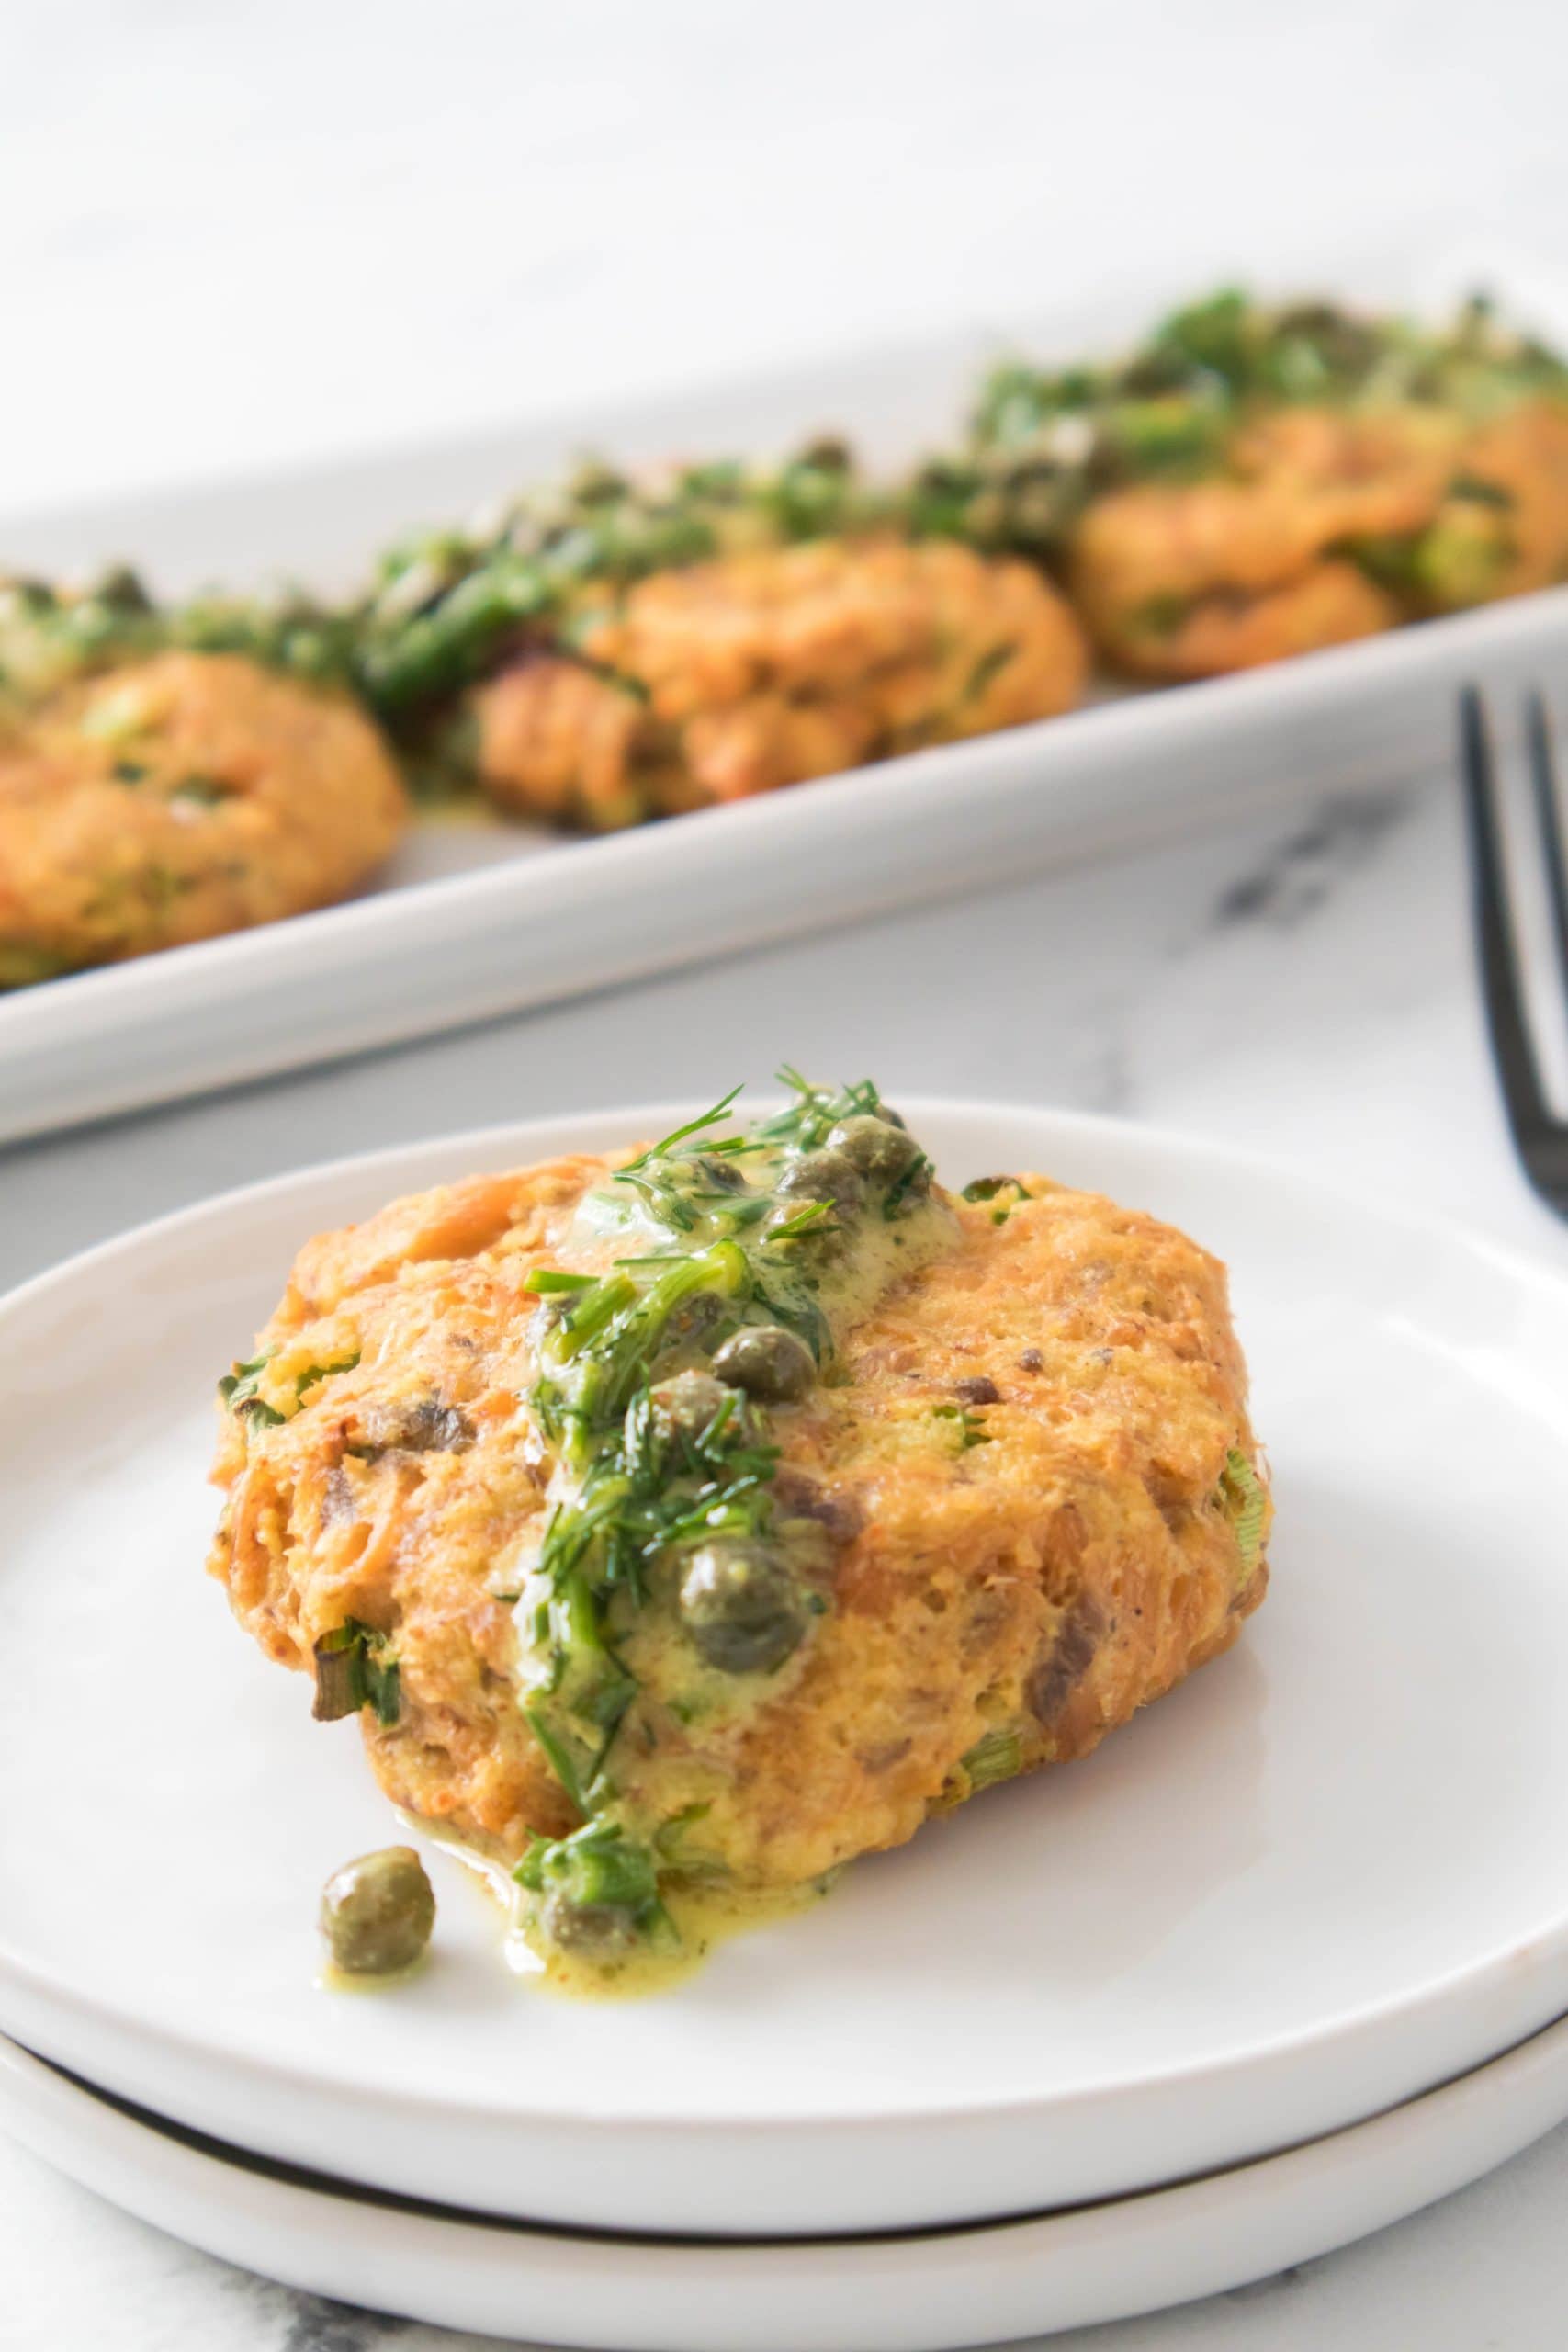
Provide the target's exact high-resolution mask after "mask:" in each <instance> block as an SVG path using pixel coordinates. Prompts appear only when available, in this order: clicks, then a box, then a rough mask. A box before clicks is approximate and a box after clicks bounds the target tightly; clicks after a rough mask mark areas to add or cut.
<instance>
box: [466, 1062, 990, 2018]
mask: <svg viewBox="0 0 1568 2352" xmlns="http://www.w3.org/2000/svg"><path fill="white" fill-rule="evenodd" d="M791 1083H792V1085H794V1086H795V1101H794V1103H792V1105H791V1106H790V1108H789V1109H788V1110H787V1111H785V1112H784V1113H783V1114H778V1115H776V1116H774V1117H772V1118H768V1119H763V1120H760V1121H758V1122H755V1123H754V1124H752V1125H748V1126H745V1127H735V1126H732V1125H729V1123H728V1111H729V1104H730V1102H731V1101H732V1100H733V1097H728V1098H727V1099H726V1101H725V1102H724V1103H720V1104H718V1105H717V1106H716V1109H715V1110H714V1111H713V1112H711V1113H709V1114H707V1115H706V1116H705V1118H703V1119H700V1120H696V1121H694V1122H693V1123H692V1124H691V1125H690V1126H689V1127H686V1128H683V1129H682V1130H680V1131H678V1132H677V1133H676V1134H675V1135H673V1136H666V1137H665V1138H664V1139H663V1140H662V1142H660V1143H659V1144H657V1145H655V1146H653V1147H652V1148H650V1149H649V1150H648V1151H646V1152H644V1153H643V1154H641V1155H640V1157H638V1158H637V1159H634V1160H632V1161H630V1162H628V1163H627V1165H626V1166H625V1167H624V1168H622V1169H620V1170H617V1171H616V1172H615V1175H614V1176H613V1177H612V1178H611V1179H610V1180H609V1181H608V1182H606V1183H605V1184H604V1185H603V1186H601V1187H599V1188H598V1189H596V1190H595V1191H594V1192H593V1193H591V1194H589V1195H588V1196H587V1197H586V1198H585V1200H584V1201H583V1202H582V1203H581V1205H580V1207H579V1210H578V1212H577V1214H576V1216H575V1218H574V1220H573V1224H572V1227H571V1229H570V1232H569V1234H568V1236H567V1237H566V1239H565V1241H564V1242H563V1245H562V1247H561V1250H560V1251H559V1256H560V1257H561V1258H562V1259H564V1260H565V1261H567V1264H566V1265H564V1266H563V1265H556V1266H550V1265H540V1266H537V1267H536V1268H534V1269H533V1270H532V1271H531V1272H530V1275H529V1278H528V1283H529V1288H530V1289H531V1290H532V1291H533V1292H534V1294H535V1295H536V1297H537V1298H538V1301H539V1306H538V1310H537V1328H536V1343H537V1362H538V1367H539V1369H538V1377H537V1379H536V1382H535V1384H534V1385H533V1387H532V1389H531V1390H530V1391H529V1393H528V1396H527V1397H526V1399H525V1405H526V1408H527V1411H528V1414H529V1417H530V1419H531V1420H532V1421H533V1423H534V1424H535V1425H536V1428H537V1430H538V1431H539V1433H540V1439H541V1442H542V1444H543V1446H544V1448H545V1449H546V1453H547V1460H548V1463H549V1480H548V1487H547V1512H546V1514H545V1516H544V1518H543V1520H542V1521H541V1524H540V1527H539V1530H538V1533H537V1536H536V1540H535V1541H534V1542H533V1543H532V1544H531V1545H530V1546H529V1549H528V1550H527V1552H526V1554H525V1556H524V1557H522V1558H521V1559H519V1560H517V1561H516V1562H514V1563H511V1564H508V1567H507V1570H506V1580H507V1584H508V1588H509V1591H510V1594H511V1595H512V1596H513V1600H514V1610H513V1615H514V1622H515V1624H516V1628H517V1637H518V1666H517V1698H518V1703H519V1705H520V1706H522V1707H523V1709H524V1710H525V1713H526V1714H527V1717H528V1721H529V1724H530V1727H531V1729H532V1731H533V1734H534V1736H535V1738H536V1740H537V1742H538V1744H539V1746H540V1747H541V1748H542V1749H543V1750H544V1753H545V1756H546V1758H547V1761H548V1763H549V1766H550V1769H551V1770H552V1771H553V1772H554V1773H555V1775H556V1777H557V1779H558V1781H560V1782H561V1785H562V1786H563V1788H564V1789H565V1790H566V1792H567V1794H568V1795H569V1796H570V1799H571V1800H572V1802H573V1804H575V1806H576V1807H577V1809H578V1811H579V1812H580V1814H581V1816H582V1826H581V1828H580V1829H578V1830H577V1831H575V1832H574V1833H573V1834H572V1835H570V1837H567V1838H556V1839H548V1838H543V1837H539V1838H536V1839H535V1840H534V1842H533V1845H532V1846H531V1848H530V1849H529V1851H528V1853H527V1854H526V1855H525V1858H524V1860H523V1861H522V1862H521V1864H519V1865H518V1867H517V1869H516V1871H514V1872H510V1873H501V1875H502V1876H504V1879H505V1887H504V1892H505V1894H506V1899H507V1901H508V1903H509V1905H510V1906H511V1909H512V1915H513V1930H512V1934H511V1937H510V1939H509V1957H510V1958H511V1961H512V1963H513V1966H514V1967H515V1968H516V1969H517V1970H518V1972H519V1973H528V1974H531V1975H533V1976H535V1977H536V1978H537V1979H538V1980H539V1981H542V1982H545V1983H547V1984H548V1985H551V1986H552V1987H554V1988H556V1989H558V1990H561V1991H566V1992H573V1993H584V1992H593V1993H597V1994H603V1993H606V1992H613V1993H615V1994H630V1993H636V1992H645V1991H651V1990H654V1989H656V1988H657V1987H658V1986H659V1985H666V1984H669V1983H671V1982H673V1981H675V1980H676V1979H678V1978H679V1977H680V1976H681V1975H682V1974H684V1973H687V1971H688V1970H689V1969H690V1968H691V1967H692V1966H693V1965H694V1964H695V1962H696V1961H697V1960H698V1959H700V1958H701V1956H702V1953H703V1952H704V1951H706V1950H708V1949H709V1948H710V1947H711V1946H712V1944H713V1943H714V1942H716V1941H717V1940H718V1939H721V1938H722V1937H724V1936H727V1935H729V1934H733V1933H735V1932H737V1931H739V1929H740V1928H744V1927H746V1926H749V1925H754V1924H756V1923H757V1921H758V1920H759V1919H761V1918H765V1917H776V1916H778V1915H779V1914H780V1912H781V1911H789V1910H793V1909H796V1908H798V1907H800V1905H802V1904H803V1903H807V1902H810V1901H812V1900H814V1899H815V1895H816V1894H817V1892H818V1891H819V1890H818V1889H817V1888H807V1889H804V1890H803V1889H799V1888H788V1889H784V1890H775V1889H768V1890H763V1891H761V1892H759V1891H757V1890H754V1889H750V1888H748V1889H744V1890H742V1889H740V1888H739V1887H737V1886H735V1885H733V1884H731V1883H728V1878H727V1862H726V1857H725V1855H724V1853H723V1851H722V1849H715V1848H714V1847H713V1846H712V1845H711V1844H709V1845H705V1832H704V1819H705V1815H706V1814H707V1813H708V1812H709V1810H710V1806H709V1805H708V1804H705V1803H704V1802H703V1799H702V1794H701V1792H702V1789H703V1786H704V1784H705V1775H706V1776H707V1778H708V1781H709V1783H710V1784H711V1781H712V1776H713V1775H714V1774H715V1773H716V1772H717V1773H722V1772H723V1770H724V1769H725V1763H726V1743H727V1741H729V1742H733V1739H734V1738H735V1737H736V1736H739V1734H740V1733H741V1732H742V1731H743V1730H744V1729H745V1727H746V1725H747V1724H748V1723H749V1722H750V1719H751V1718H752V1717H753V1716H754V1715H755V1713H757V1711H758V1710H759V1709H761V1707H763V1706H764V1705H766V1704H767V1703H768V1702H769V1701H770V1700H771V1699H773V1698H774V1697H776V1696H778V1695H779V1694H780V1693H781V1692H782V1691H786V1690H787V1689H788V1687H789V1684H790V1682H791V1681H792V1679H794V1678H795V1676H796V1675H798V1674H799V1673H800V1672H801V1671H802V1670H803V1668H804V1666H805V1663H806V1661H807V1659H808V1658H809V1657H810V1655H811V1651H812V1646H813V1644H814V1643H815V1642H816V1641H817V1640H818V1639H819V1638H820V1636H821V1634H822V1631H823V1628H824V1627H825V1625H826V1624H827V1623H829V1621H830V1618H831V1612H832V1607H833V1601H832V1589H833V1566H834V1543H833V1539H832V1537H831V1536H830V1534H829V1532H828V1531H827V1530H826V1529H825V1528H824V1526H823V1525H822V1524H820V1523H819V1522H818V1521H815V1520H814V1519H812V1518H811V1517H810V1516H809V1515H804V1516H803V1515H800V1514H798V1512H797V1513H796V1514H795V1515H794V1516H792V1515H791V1514H790V1511H789V1510H787V1509H786V1508H785V1503H786V1500H787V1498H784V1496H783V1495H782V1492H781V1494H780V1495H775V1493H774V1472H775V1468H776V1465H777V1461H778V1450H779V1444H780V1441H781V1438H782V1437H783V1436H784V1434H785V1433H786V1432H787V1429H788V1426H789V1417H790V1416H791V1414H792V1413H795V1412H797V1411H798V1410H799V1409H801V1408H804V1407H808V1405H809V1401H810V1398H811V1397H812V1395H813V1393H814V1392H815V1390H816V1389H817V1387H818V1385H819V1384H830V1383H831V1381H832V1378H833V1372H834V1365H835V1361H836V1357H837V1354H838V1351H839V1348H840V1345H841V1342H842V1340H843V1337H844V1335H845V1333H846V1331H847V1330H848V1329H850V1328H851V1326H852V1325H853V1324H854V1323H856V1322H857V1321H858V1320H860V1319H861V1318H862V1317H863V1316H864V1314H865V1313H866V1312H867V1311H868V1309H869V1308H870V1307H871V1306H873V1305H874V1302H875V1301H876V1300H877V1299H878V1298H879V1297H881V1296H882V1295H883V1294H884V1293H885V1292H886V1290H887V1289H888V1288H889V1287H890V1285H892V1284H893V1283H897V1282H898V1281H899V1280H900V1279H901V1278H903V1277H904V1276H905V1275H906V1274H908V1273H909V1272H913V1271H914V1270H915V1269H916V1268H918V1267H919V1266H920V1265H921V1264H923V1263H925V1262H927V1261H930V1260H931V1258H933V1257H935V1256H936V1255H938V1254H940V1252H941V1251H942V1250H943V1249H944V1248H946V1247H948V1246H950V1244H951V1242H952V1240H953V1238H954V1236H955V1234H956V1231H957V1225H956V1220H955V1219H954V1217H953V1212H952V1210H951V1208H950V1207H949V1206H948V1204H946V1202H945V1201H944V1200H943V1199H942V1196H941V1195H940V1194H939V1193H936V1192H935V1191H934V1190H933V1187H932V1183H931V1163H930V1161H929V1160H928V1159H926V1157H925V1155H924V1153H923V1152H922V1151H921V1150H920V1148H919V1145H918V1143H916V1142H915V1140H914V1138H913V1137H911V1136H908V1133H907V1132H906V1131H905V1129H904V1127H903V1124H902V1122H901V1121H900V1120H898V1119H897V1114H894V1113H892V1112H889V1111H888V1110H887V1109H886V1106H885V1105H884V1104H883V1103H882V1102H881V1100H880V1097H879V1096H878V1094H877V1092H876V1090H875V1088H874V1087H873V1086H871V1085H869V1084H865V1085H862V1086H858V1087H852V1088H849V1089H846V1090H843V1091H840V1092H832V1091H829V1090H826V1089H821V1088H815V1087H811V1086H808V1085H807V1084H806V1082H805V1081H804V1080H794V1079H793V1078H792V1080H791ZM616 1244H619V1245H620V1246H619V1248H618V1249H616V1247H615V1245H616ZM606 1250H612V1251H614V1254H613V1255H612V1256H610V1257H609V1259H608V1262H606ZM573 1259H576V1260H577V1261H578V1262H579V1263H581V1262H582V1261H588V1262H589V1263H591V1264H592V1265H594V1266H596V1267H598V1268H599V1269H601V1270H602V1271H598V1272H593V1273H582V1272H571V1271H569V1268H570V1261H572V1260H573ZM694 1791H695V1792H696V1793H695V1794H694ZM709 1835H710V1837H711V1832H710V1833H709ZM475 1859H476V1860H477V1861H478V1864H479V1867H480V1868H481V1869H482V1870H484V1871H486V1872H487V1873H488V1874H490V1875H491V1881H492V1883H497V1884H498V1891H499V1881H498V1878H497V1873H498V1872H499V1871H500V1866H499V1865H492V1864H489V1863H487V1862H485V1861H484V1860H483V1858H475Z"/></svg>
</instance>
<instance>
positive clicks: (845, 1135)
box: [828, 1112, 919, 1184]
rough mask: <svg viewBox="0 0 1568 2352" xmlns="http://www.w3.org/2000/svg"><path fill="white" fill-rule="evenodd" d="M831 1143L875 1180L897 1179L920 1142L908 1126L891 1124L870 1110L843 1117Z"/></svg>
mask: <svg viewBox="0 0 1568 2352" xmlns="http://www.w3.org/2000/svg"><path fill="white" fill-rule="evenodd" d="M828 1147H829V1150H831V1151H837V1152H841V1153H842V1155H843V1157H844V1158H845V1159H847V1160H848V1161H849V1162H850V1165H851V1166H852V1168H858V1169H859V1170H860V1172H861V1174H862V1175H863V1176H866V1177H869V1178H870V1180H871V1182H873V1183H874V1184H895V1183H897V1181H898V1179H899V1177H900V1176H902V1174H903V1173H904V1170H906V1169H907V1168H908V1165H909V1163H910V1161H911V1160H913V1159H918V1158H919V1144H917V1143H916V1141H915V1139H914V1137H913V1136H911V1135H910V1134H909V1133H908V1130H907V1129H906V1128H904V1127H902V1126H897V1127H895V1126H890V1125H888V1123H887V1121H886V1119H876V1118H873V1117H872V1115H871V1114H870V1113H869V1112H863V1113H861V1114H857V1116H855V1117H854V1118H852V1119H840V1122H839V1124H838V1125H837V1126H836V1127H835V1128H834V1129H833V1130H832V1132H831V1134H830V1135H829V1137H828Z"/></svg>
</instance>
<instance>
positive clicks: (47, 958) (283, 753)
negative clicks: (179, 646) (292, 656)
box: [0, 651, 409, 986]
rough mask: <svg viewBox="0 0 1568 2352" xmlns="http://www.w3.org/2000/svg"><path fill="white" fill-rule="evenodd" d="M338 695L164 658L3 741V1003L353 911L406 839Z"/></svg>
mask: <svg viewBox="0 0 1568 2352" xmlns="http://www.w3.org/2000/svg"><path fill="white" fill-rule="evenodd" d="M408 817H409V809H408V801H407V796H406V795H405V793H404V790H403V786H402V784H401V781H400V777H399V775H398V773H397V771H396V769H395V767H394V766H393V764H392V762H391V760H390V758H389V755H388V753H387V752H386V750H385V749H384V747H383V745H382V743H381V741H380V738H379V736H378V733H377V730H376V729H375V727H374V725H373V724H372V723H371V721H370V720H369V719H367V718H366V717H365V716H364V714H363V713H362V712H361V711H360V710H359V709H358V708H357V707H355V704H354V703H353V702H352V701H350V700H349V699H348V697H347V696H346V695H342V694H338V693H333V692H331V691H328V690H325V689H322V688H318V687H314V686H310V685H307V684H302V683H300V682H299V681H297V680H295V679H292V678H288V677H286V676H284V675H282V674H281V673H276V672H274V671H271V670H268V669H265V668H263V667H262V666H261V665H260V664H259V663H257V662H252V661H249V660H247V659H245V658H244V657H243V656H241V655H238V654H217V653H211V654H209V653H195V652H186V651H164V652H160V653H155V654H153V655H152V656H151V658H149V659H147V660H144V661H138V662H130V663H126V664H124V665H122V666H120V667H118V668H114V669H110V670H108V671H106V672H104V673H100V674H98V675H96V676H93V677H90V678H86V679H83V680H78V681H76V682H73V683H72V684H66V685H64V686H62V687H60V688H59V689H58V690H57V691H55V692H54V693H52V694H50V695H45V696H44V697H43V698H42V699H41V700H40V701H39V702H37V703H36V704H34V703H28V704H26V705H23V704H17V706H16V707H15V708H14V709H13V710H12V711H11V713H10V714H9V716H8V718H6V720H5V721H4V722H0V986H5V985H11V986H15V985H17V984H20V983H22V982H26V981H28V980H36V979H43V978H49V977H50V976H51V975H52V974H55V973H60V972H68V971H74V970H76V969H78V968H80V967H83V966H85V965H92V964H106V963H115V962H118V961H119V960H120V959H122V958H123V957H126V956H143V955H146V954H148V953H150V952H151V951H152V950H153V949H155V948H160V947H175V946H178V945H181V944H184V943H185V942H186V941H190V940H197V939H210V938H212V937H214V936H215V935H217V934H218V933H221V932H227V931H240V930H243V929H245V928H247V927H248V926H249V925H251V924H253V923H258V922H271V921H273V920H275V919H276V917H278V916H280V915H291V914H299V913H301V912H302V911H304V910H306V909H307V908H310V907H319V906H324V905H327V904H329V903H330V902H331V901H332V900H333V899H341V898H343V897H344V895H345V893H346V892H348V891H349V890H351V889H352V888H354V887H355V884H356V883H358V882H360V881H361V880H363V879H364V877H365V876H366V875H367V874H368V873H369V872H370V871H371V870H372V868H373V867H375V866H376V865H378V864H379V863H380V861H381V859H382V858H384V857H385V856H386V855H387V854H388V852H389V850H390V849H392V847H393V846H394V845H395V843H396V842H398V840H399V839H400V836H401V834H402V832H403V831H404V828H405V826H406V824H407V822H408Z"/></svg>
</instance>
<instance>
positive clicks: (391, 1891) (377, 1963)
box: [321, 1846, 435, 1976]
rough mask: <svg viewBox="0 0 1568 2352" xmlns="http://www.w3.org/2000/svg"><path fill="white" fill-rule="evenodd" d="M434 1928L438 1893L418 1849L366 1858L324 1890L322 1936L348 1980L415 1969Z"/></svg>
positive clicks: (388, 1851) (401, 1849)
mask: <svg viewBox="0 0 1568 2352" xmlns="http://www.w3.org/2000/svg"><path fill="white" fill-rule="evenodd" d="M434 1925H435V1894H434V1889H433V1888H432V1886H431V1883H430V1881H429V1879H428V1878H427V1877H426V1876H425V1873H424V1864H423V1862H422V1861H421V1860H420V1859H419V1856H418V1855H417V1854H416V1853H415V1852H414V1849H413V1848H412V1846H385V1847H383V1848H382V1849H381V1850H380V1852H379V1853H375V1854H361V1855H360V1856H359V1858H358V1860H355V1861H352V1862H345V1863H344V1866H343V1868H342V1870H340V1871H333V1875H332V1877H331V1878H330V1879H328V1881H327V1883H326V1885H325V1886H324V1887H323V1888H322V1890H321V1933H322V1934H323V1935H324V1936H325V1938H326V1939H327V1949H328V1950H329V1951H330V1952H331V1953H332V1956H333V1963H334V1965H335V1966H337V1967H338V1968H341V1969H342V1970H343V1972H344V1975H346V1976H389V1975H391V1974H392V1973H393V1972H394V1971H395V1970H397V1969H400V1968H410V1967H412V1964H413V1962H415V1961H416V1960H417V1959H418V1958H419V1956H420V1954H421V1952H423V1950H424V1948H425V1946H426V1944H427V1943H428V1942H429V1941H430V1932H431V1929H432V1928H434Z"/></svg>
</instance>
